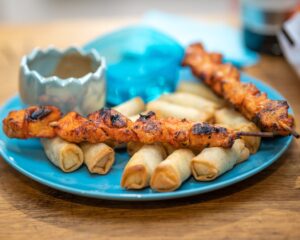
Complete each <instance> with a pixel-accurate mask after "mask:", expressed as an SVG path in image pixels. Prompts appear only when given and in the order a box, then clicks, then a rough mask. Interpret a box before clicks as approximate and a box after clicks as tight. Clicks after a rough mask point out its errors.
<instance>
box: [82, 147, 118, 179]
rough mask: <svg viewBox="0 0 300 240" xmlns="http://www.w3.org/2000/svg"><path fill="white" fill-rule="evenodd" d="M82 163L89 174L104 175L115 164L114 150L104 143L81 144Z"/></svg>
mask: <svg viewBox="0 0 300 240" xmlns="http://www.w3.org/2000/svg"><path fill="white" fill-rule="evenodd" d="M81 148H82V151H83V154H84V163H85V165H86V166H87V168H88V169H89V171H90V172H91V173H98V174H106V173H108V172H109V170H110V169H111V167H112V165H113V164H114V162H115V152H114V150H113V149H112V148H111V147H109V146H108V145H106V144H105V143H96V144H91V143H83V144H81Z"/></svg>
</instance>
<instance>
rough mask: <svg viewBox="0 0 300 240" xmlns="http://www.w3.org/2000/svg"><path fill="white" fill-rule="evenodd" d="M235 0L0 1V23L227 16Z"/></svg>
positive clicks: (233, 9) (232, 8) (233, 7)
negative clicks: (153, 14)
mask: <svg viewBox="0 0 300 240" xmlns="http://www.w3.org/2000/svg"><path fill="white" fill-rule="evenodd" d="M237 2H238V1H237V0H214V1H206V0H198V1H195V0H185V1H161V0H151V1H140V0H123V1H118V0H85V1H82V0H64V1H61V0H25V1H22V0H21V1H20V0H0V21H2V22H8V23H30V22H43V21H53V20H61V19H64V20H65V19H74V18H99V17H109V18H113V17H117V18H124V17H125V18H126V17H128V16H130V17H141V16H142V15H143V14H144V13H145V12H147V11H149V10H152V9H159V10H161V11H166V12H171V13H174V14H180V15H189V16H191V15H194V16H200V15H201V14H205V15H208V14H213V15H224V14H225V15H230V14H232V12H233V11H236V7H235V6H236V3H237Z"/></svg>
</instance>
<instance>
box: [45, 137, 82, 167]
mask: <svg viewBox="0 0 300 240" xmlns="http://www.w3.org/2000/svg"><path fill="white" fill-rule="evenodd" d="M41 142H42V145H43V147H44V150H45V153H46V155H47V157H48V159H49V160H50V161H51V162H52V163H53V164H54V165H55V166H57V167H59V168H60V169H61V170H62V171H64V172H73V171H75V170H76V169H77V168H79V167H80V166H81V165H82V163H83V153H82V150H81V149H80V147H78V146H77V145H76V144H74V143H69V142H66V141H64V140H62V139H61V138H58V137H56V138H49V139H47V138H43V139H41Z"/></svg>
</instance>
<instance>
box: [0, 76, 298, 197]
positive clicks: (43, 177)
mask: <svg viewBox="0 0 300 240" xmlns="http://www.w3.org/2000/svg"><path fill="white" fill-rule="evenodd" d="M185 79H186V78H185ZM242 80H243V81H245V82H253V83H254V84H256V86H257V87H258V88H259V89H260V90H262V91H264V92H266V93H268V95H269V97H270V98H273V99H283V97H282V96H281V95H280V94H279V93H278V92H276V91H275V90H274V89H272V88H271V87H269V86H267V85H265V84H263V83H261V82H260V81H258V80H255V79H253V78H251V77H249V76H246V75H243V76H242ZM21 107H22V105H21V102H20V99H19V97H14V98H12V99H10V100H9V101H8V102H7V103H6V104H5V105H4V106H3V108H2V109H1V110H0V119H1V120H2V119H3V118H4V117H5V116H6V115H7V113H8V112H9V111H10V110H12V109H19V108H21ZM1 129H2V121H1ZM291 141H292V137H290V136H289V137H278V138H274V139H265V140H263V141H262V144H261V147H260V150H259V151H258V152H257V153H256V154H254V155H252V156H251V157H250V158H249V159H248V160H247V161H245V162H243V163H241V164H239V165H237V166H235V167H234V168H233V169H232V170H231V171H229V172H227V173H226V174H224V175H222V176H221V177H219V178H218V179H216V180H214V181H212V182H196V181H195V180H194V179H193V178H190V179H189V180H188V181H187V182H185V183H184V184H183V185H182V187H181V188H180V189H178V190H176V191H174V192H169V193H157V192H153V191H152V190H151V189H150V188H146V189H144V190H141V191H126V190H124V189H122V188H121V187H120V178H121V174H122V170H123V167H124V166H125V164H126V162H127V160H128V159H129V158H128V155H127V153H126V152H125V151H120V152H117V154H116V163H115V165H114V166H113V168H112V170H111V171H110V172H109V174H108V175H106V176H99V175H94V174H90V173H89V172H88V170H87V168H86V167H84V166H83V167H81V168H80V169H79V170H77V171H75V172H73V173H63V172H62V171H60V170H59V169H58V168H56V167H55V166H54V165H52V164H51V163H50V162H49V161H48V160H47V158H46V156H45V154H44V151H43V150H42V147H41V145H40V142H39V140H36V139H33V140H32V139H31V140H16V139H9V138H7V137H6V136H5V134H4V133H3V131H1V130H0V153H1V155H2V156H3V158H4V159H5V160H6V161H7V162H8V163H9V164H10V165H11V166H12V167H14V168H15V169H17V170H18V171H19V172H21V173H23V174H24V175H26V176H28V177H30V178H32V179H34V180H36V181H38V182H40V183H42V184H45V185H47V186H49V187H53V188H55V189H58V190H61V191H65V192H70V193H73V194H78V195H82V196H87V197H94V198H103V199H114V200H131V201H142V200H144V201H145V200H163V199H171V198H179V197H185V196H191V195H196V194H200V193H205V192H209V191H213V190H216V189H220V188H223V187H226V186H229V185H232V184H234V183H236V182H240V181H242V180H244V179H246V178H248V177H250V176H252V175H254V174H256V173H258V172H260V171H262V170H263V169H265V168H266V167H268V166H269V165H270V164H272V163H273V162H274V161H276V159H278V158H279V157H280V156H281V155H282V154H283V152H284V151H285V150H286V149H287V148H288V146H289V145H290V143H291Z"/></svg>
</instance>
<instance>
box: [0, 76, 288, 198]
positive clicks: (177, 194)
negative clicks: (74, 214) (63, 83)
mask: <svg viewBox="0 0 300 240" xmlns="http://www.w3.org/2000/svg"><path fill="white" fill-rule="evenodd" d="M242 75H244V76H246V77H247V78H248V79H250V81H251V82H252V81H254V82H258V83H259V85H262V86H263V87H264V88H268V89H270V90H271V91H272V92H274V94H275V95H278V96H280V97H281V99H285V98H284V97H283V96H282V95H281V94H280V93H279V92H278V91H277V90H276V89H274V88H273V87H271V86H270V85H268V84H266V83H265V82H262V81H260V80H258V79H256V78H254V77H252V76H249V75H247V74H245V73H243V74H242ZM17 98H18V95H15V96H13V97H11V98H9V99H8V100H7V101H5V102H4V104H2V106H1V107H0V113H2V112H3V111H4V109H5V107H6V106H8V105H9V104H10V103H11V102H13V101H15V100H16V99H17ZM290 110H291V112H293V110H292V108H291V107H290ZM1 131H2V130H1ZM292 140H293V137H292V136H288V137H287V140H286V142H285V143H284V146H283V148H281V149H280V150H279V151H278V152H277V153H276V154H275V156H274V157H272V158H271V159H269V160H268V161H267V162H265V163H264V164H262V165H260V166H258V167H256V168H254V169H252V170H249V171H247V172H245V173H243V174H241V175H238V176H235V177H234V178H231V179H227V180H224V181H222V182H220V183H217V184H215V185H213V186H202V187H201V188H192V189H184V190H181V191H173V192H165V193H154V194H151V195H148V194H147V193H146V194H145V193H143V194H139V193H138V191H132V190H129V191H128V193H121V194H117V193H107V192H105V193H103V192H102V193H101V192H95V191H90V190H87V191H84V190H78V189H76V188H74V187H69V186H66V185H63V184H58V183H54V182H51V181H49V180H47V179H44V178H41V177H39V176H36V175H35V174H32V173H31V172H30V171H27V170H25V169H24V168H22V167H20V166H18V164H16V163H15V162H14V161H10V156H9V155H8V152H7V151H5V149H4V147H3V146H2V144H3V141H2V140H0V155H1V156H2V157H3V159H4V160H5V161H6V162H7V163H8V164H9V165H10V166H11V167H13V168H14V169H16V170H17V171H18V172H20V173H22V174H23V175H25V176H27V177H29V178H30V179H32V180H34V181H36V182H39V183H40V184H43V185H46V186H48V187H51V188H54V189H56V190H59V191H63V192H68V193H71V194H74V195H80V196H84V197H90V198H97V199H106V200H117V201H159V200H167V199H175V198H183V197H188V196H194V195H200V194H203V193H207V192H211V191H215V190H218V189H221V188H225V187H227V186H230V185H233V184H235V183H237V182H241V181H243V180H245V179H247V178H250V177H251V176H253V175H255V174H257V173H259V172H261V171H263V170H264V169H266V168H267V167H269V166H270V165H271V164H273V163H274V162H275V161H276V160H278V159H279V158H280V157H281V156H282V154H283V153H284V152H285V151H286V150H287V149H288V147H289V146H290V144H291V143H292Z"/></svg>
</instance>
